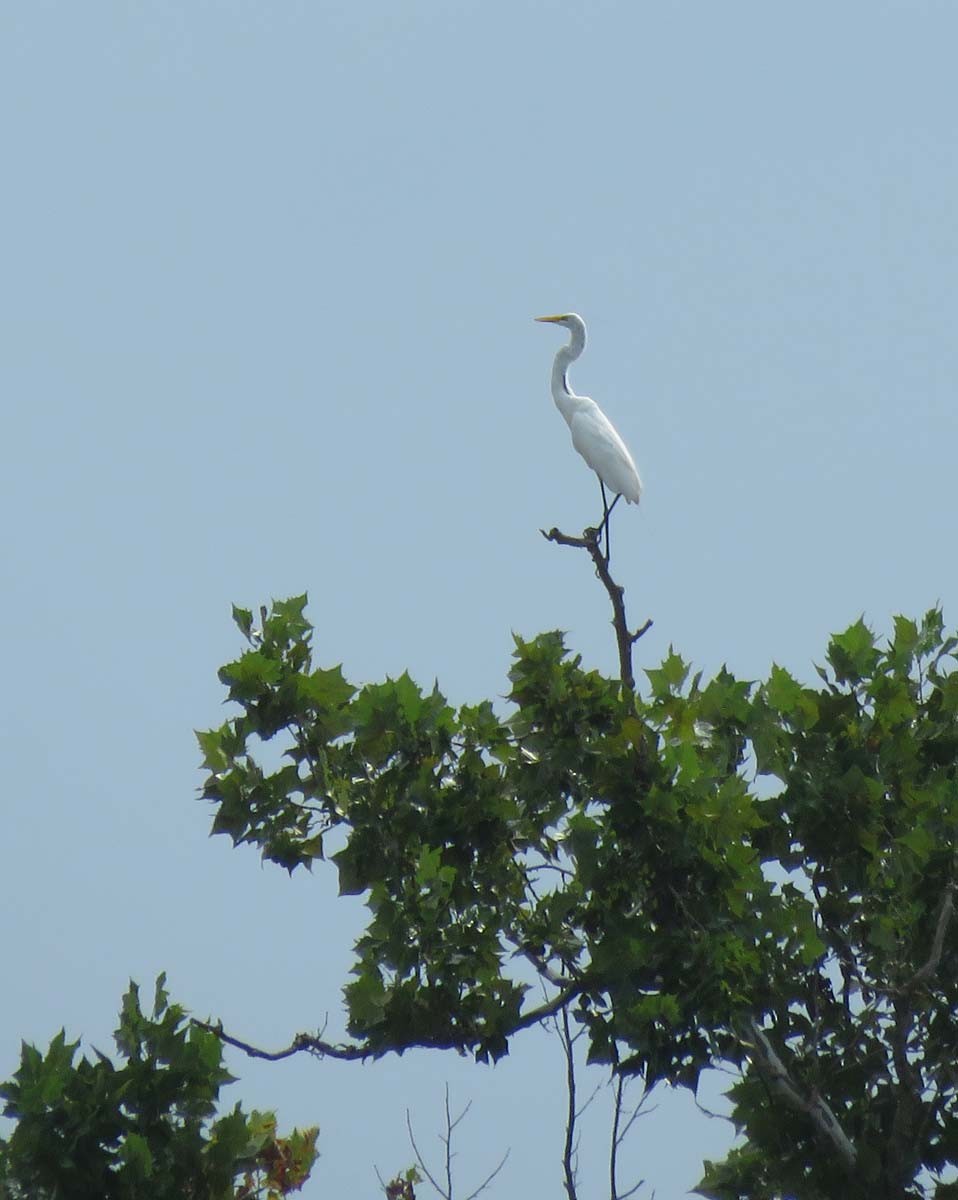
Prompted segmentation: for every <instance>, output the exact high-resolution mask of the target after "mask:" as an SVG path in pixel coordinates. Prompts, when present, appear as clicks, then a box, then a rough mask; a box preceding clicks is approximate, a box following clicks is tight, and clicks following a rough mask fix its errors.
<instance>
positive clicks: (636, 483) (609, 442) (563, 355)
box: [536, 313, 642, 562]
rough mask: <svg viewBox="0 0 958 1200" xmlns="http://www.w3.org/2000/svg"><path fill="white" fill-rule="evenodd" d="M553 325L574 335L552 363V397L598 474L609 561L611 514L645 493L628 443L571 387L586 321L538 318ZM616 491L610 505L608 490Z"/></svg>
mask: <svg viewBox="0 0 958 1200" xmlns="http://www.w3.org/2000/svg"><path fill="white" fill-rule="evenodd" d="M536 320H537V321H546V322H549V323H550V324H552V325H564V326H565V327H566V329H568V331H569V333H570V334H571V338H570V340H569V343H568V345H565V346H562V347H560V349H559V352H558V354H556V357H555V362H554V363H553V364H552V399H553V400H555V402H556V408H558V410H559V412H560V413H562V415H563V416H564V417H565V419H566V424H567V425H568V426H569V429H570V430H571V432H572V444H573V446H575V448H576V450H578V451H579V453H580V454H581V455H582V457H583V458H584V459H585V461H586V462H587V463H588V464H589V466H590V467H591V468H592V470H593V471H595V473H596V475H598V477H599V487H600V488H601V489H602V514H603V515H602V524H601V525H600V526H599V531H600V533H601V531H602V529H605V561H606V562H608V561H609V516H610V514H611V512H612V510H613V508H615V506H616V504H617V503H618V500H619V497H620V496H624V497H625V499H626V503H628V504H638V502H639V497H640V496H641V495H642V480H641V479H640V478H639V472H638V471H637V470H636V467H635V463H634V461H633V459H632V455H631V454H630V453H629V451H628V448H627V447H626V444H625V442H623V440H622V439H621V438H620V437H619V435H618V433H616V431H615V427H614V426H613V424H612V422H611V421H610V420H609V418H608V417H607V416H606V415H605V413H604V412H603V411H602V409H601V408H599V406H598V404H596V402H595V401H594V400H590V399H589V397H588V396H577V395H576V394H575V392H574V391H573V390H572V388H571V387H570V386H569V365H570V364H571V363H574V362H575V360H576V359H577V358H578V357H579V355H580V354H581V353H582V351H583V350H584V349H585V321H583V320H582V318H581V317H580V316H579V314H578V313H559V314H558V315H557V316H554V317H536ZM606 487H608V488H609V489H610V491H612V492H614V493H615V499H614V500H613V501H612V503H611V504H609V502H608V500H607V498H606V494H605V489H606Z"/></svg>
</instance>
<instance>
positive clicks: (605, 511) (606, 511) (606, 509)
mask: <svg viewBox="0 0 958 1200" xmlns="http://www.w3.org/2000/svg"><path fill="white" fill-rule="evenodd" d="M599 487H600V488H601V490H602V524H601V525H600V526H599V529H600V531H601V530H602V529H604V530H605V561H606V565H608V562H609V555H610V553H611V548H610V546H609V517H610V516H611V515H612V510H613V508H615V506H616V505H617V504H618V503H619V500H620V498H621V496H622V493H621V492H619V493H617V495H616V497H615V499H614V500H613V501H612V503H611V504H610V503H609V502H608V500H607V499H606V495H605V484H604V483H603V482H602V480H601V479H600V480H599Z"/></svg>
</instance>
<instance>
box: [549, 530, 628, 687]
mask: <svg viewBox="0 0 958 1200" xmlns="http://www.w3.org/2000/svg"><path fill="white" fill-rule="evenodd" d="M539 532H540V533H541V534H542V536H543V537H544V538H545V539H546V541H547V542H555V543H557V545H559V546H573V547H575V548H576V549H579V550H587V551H588V552H589V556H590V557H591V559H592V562H593V563H594V565H595V573H596V575H598V577H599V579H600V580H601V581H602V586H603V587H604V588H605V590H606V591H607V592H608V594H609V600H610V601H611V602H612V627H613V628H614V629H615V640H616V644H617V646H618V649H619V678H620V679H621V680H622V686H623V687H624V688H626V689H627V690H628V691H630V692H634V691H635V674H634V673H633V670H632V647H633V646H634V645H635V643H636V642H637V641H638V640H639V638H640V637H642V636H643V634H645V633H648V631H649V630H650V629H651V628H652V618H651V617H650V618H649V619H648V620H647V621H646V622H645V624H644V625H642V626H640V627H639V628H638V629H637V630H635V632H634V633H633V632H631V631H630V630H629V626H628V622H627V621H626V616H625V588H624V587H622V586H621V585H620V584H618V583H616V582H615V580H614V579H613V578H612V576H611V575H610V574H609V564H608V563H607V562H606V561H605V555H604V554H603V553H602V550H601V549H600V548H599V534H600V531H599V530H598V529H595V528H593V527H592V526H591V525H590V526H589V527H588V529H584V530H583V531H582V537H571V536H570V535H569V534H567V533H562V532H561V531H560V530H558V529H556V528H555V527H553V528H552V529H550V530H549V532H548V533H546V531H545V530H544V529H540V530H539Z"/></svg>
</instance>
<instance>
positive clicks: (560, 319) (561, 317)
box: [533, 313, 566, 324]
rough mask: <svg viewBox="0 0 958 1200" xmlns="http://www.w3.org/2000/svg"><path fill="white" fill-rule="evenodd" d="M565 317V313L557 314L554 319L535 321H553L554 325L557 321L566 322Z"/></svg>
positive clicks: (542, 318)
mask: <svg viewBox="0 0 958 1200" xmlns="http://www.w3.org/2000/svg"><path fill="white" fill-rule="evenodd" d="M565 315H566V314H565V313H557V314H556V315H555V316H554V317H534V318H533V319H534V320H536V321H551V322H552V323H553V324H554V323H555V322H556V321H562V320H564V319H565Z"/></svg>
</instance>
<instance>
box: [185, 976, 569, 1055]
mask: <svg viewBox="0 0 958 1200" xmlns="http://www.w3.org/2000/svg"><path fill="white" fill-rule="evenodd" d="M585 987H586V984H585V982H584V981H582V980H580V981H577V982H575V983H571V984H569V986H568V987H566V988H563V989H562V990H561V991H559V992H557V993H556V994H555V995H554V996H553V997H552V999H551V1000H547V1001H546V1002H545V1003H544V1004H540V1005H538V1006H537V1007H536V1008H530V1009H528V1011H526V1012H524V1013H523V1014H522V1015H521V1016H520V1017H518V1018H517V1020H515V1021H514V1022H513V1023H512V1025H510V1026H509V1027H508V1028H506V1029H505V1030H503V1031H502V1032H503V1035H504V1036H505V1037H511V1036H512V1034H514V1033H518V1032H519V1030H520V1029H528V1028H529V1026H530V1025H538V1024H539V1022H540V1021H544V1020H546V1018H548V1017H551V1016H554V1015H555V1013H557V1012H559V1010H560V1009H562V1008H564V1007H565V1006H566V1005H567V1004H568V1003H569V1001H570V1000H573V999H575V997H576V996H578V995H579V993H580V992H582V991H584V990H585ZM190 1020H191V1021H192V1023H193V1024H194V1025H195V1026H196V1027H197V1028H198V1029H205V1030H206V1032H207V1033H212V1034H215V1035H216V1037H218V1038H219V1039H220V1041H221V1042H224V1043H225V1044H226V1045H227V1046H233V1047H235V1049H237V1050H242V1051H243V1053H244V1054H246V1055H248V1057H250V1058H261V1059H264V1060H265V1061H266V1062H280V1061H281V1060H282V1059H284V1058H291V1057H292V1056H293V1055H294V1054H300V1053H301V1052H302V1051H306V1053H308V1054H315V1055H316V1056H317V1057H318V1058H336V1059H339V1060H340V1061H342V1062H354V1061H356V1060H357V1059H366V1058H372V1057H374V1056H375V1055H377V1054H382V1053H385V1052H386V1050H399V1049H402V1050H411V1049H412V1048H413V1047H414V1046H420V1047H422V1048H423V1049H427V1050H464V1049H466V1048H467V1047H469V1046H473V1045H479V1044H480V1043H481V1040H482V1039H481V1038H479V1037H471V1038H468V1037H463V1038H448V1037H447V1038H435V1039H434V1040H433V1041H428V1040H426V1039H424V1038H420V1039H419V1040H418V1041H415V1042H410V1043H408V1044H404V1045H403V1046H401V1047H400V1046H398V1045H397V1046H386V1047H384V1048H383V1049H382V1050H380V1049H375V1050H374V1049H373V1048H372V1047H371V1046H359V1045H353V1046H343V1045H336V1044H335V1043H334V1042H327V1041H325V1040H324V1039H323V1038H321V1037H319V1036H318V1035H316V1034H312V1033H297V1034H296V1036H295V1037H294V1038H293V1040H292V1041H291V1042H290V1044H289V1045H288V1046H286V1047H284V1048H283V1049H282V1050H261V1049H260V1048H259V1047H258V1046H253V1045H251V1044H250V1043H249V1042H244V1041H242V1040H241V1039H240V1038H238V1037H233V1035H232V1034H229V1033H227V1032H226V1030H225V1029H224V1028H223V1022H222V1021H216V1022H215V1023H214V1022H212V1021H201V1020H199V1018H198V1017H191V1018H190Z"/></svg>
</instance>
